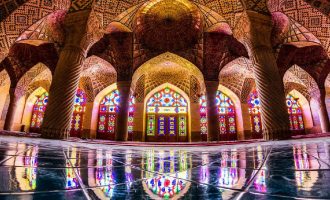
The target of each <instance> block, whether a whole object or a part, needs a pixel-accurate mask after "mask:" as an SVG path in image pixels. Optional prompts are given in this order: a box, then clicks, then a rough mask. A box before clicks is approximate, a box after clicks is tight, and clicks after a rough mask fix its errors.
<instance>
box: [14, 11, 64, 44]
mask: <svg viewBox="0 0 330 200" xmlns="http://www.w3.org/2000/svg"><path fill="white" fill-rule="evenodd" d="M65 16H66V11H65V10H57V11H55V12H53V13H51V14H50V15H47V16H46V17H44V18H42V19H41V20H39V21H38V22H36V23H35V24H33V25H32V26H30V27H29V28H28V29H27V30H25V31H24V33H22V34H21V35H20V36H19V37H18V38H17V40H16V42H19V41H21V40H42V41H47V42H52V43H55V44H57V45H58V46H63V43H64V38H65V36H64V30H63V28H62V25H63V22H64V18H65Z"/></svg>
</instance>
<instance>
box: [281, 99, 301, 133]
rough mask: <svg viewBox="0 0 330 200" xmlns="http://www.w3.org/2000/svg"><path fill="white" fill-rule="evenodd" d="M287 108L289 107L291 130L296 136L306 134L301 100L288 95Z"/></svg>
mask: <svg viewBox="0 0 330 200" xmlns="http://www.w3.org/2000/svg"><path fill="white" fill-rule="evenodd" d="M286 106H287V107H288V114H289V120H290V130H291V131H292V132H293V133H294V134H299V133H304V130H305V126H304V118H303V111H302V108H301V106H300V103H299V98H297V97H295V96H293V95H292V94H288V95H286Z"/></svg>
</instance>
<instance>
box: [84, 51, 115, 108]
mask: <svg viewBox="0 0 330 200" xmlns="http://www.w3.org/2000/svg"><path fill="white" fill-rule="evenodd" d="M115 82H117V73H116V70H115V69H114V68H113V66H112V65H111V64H110V63H108V62H107V61H105V60H103V59H101V58H99V57H97V56H91V57H89V58H87V59H86V60H85V62H84V64H83V71H82V73H81V75H80V87H81V88H82V89H84V91H85V92H86V95H87V101H88V102H93V101H94V98H95V96H96V95H97V94H98V93H99V92H101V91H102V90H103V89H104V88H106V87H107V86H109V85H111V84H112V83H115Z"/></svg>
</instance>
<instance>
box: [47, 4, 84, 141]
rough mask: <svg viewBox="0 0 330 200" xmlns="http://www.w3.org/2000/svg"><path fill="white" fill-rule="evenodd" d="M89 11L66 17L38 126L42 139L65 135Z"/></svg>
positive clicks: (81, 58)
mask: <svg viewBox="0 0 330 200" xmlns="http://www.w3.org/2000/svg"><path fill="white" fill-rule="evenodd" d="M89 12H90V11H88V10H87V11H79V12H75V13H70V14H67V16H66V19H65V22H64V27H65V29H66V31H67V33H66V41H65V46H64V48H63V49H62V51H61V52H60V55H59V60H58V63H57V66H56V70H55V73H54V77H53V81H52V84H51V86H50V91H49V102H48V105H47V109H46V112H45V117H44V121H43V125H42V137H44V138H54V139H63V138H67V137H68V136H69V133H70V129H71V118H72V113H73V104H74V97H75V94H76V91H77V88H78V83H79V78H80V73H81V71H82V63H83V61H84V59H85V51H84V49H82V48H81V43H82V41H83V39H84V37H85V34H86V24H87V20H88V16H89Z"/></svg>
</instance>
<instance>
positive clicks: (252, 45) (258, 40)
mask: <svg viewBox="0 0 330 200" xmlns="http://www.w3.org/2000/svg"><path fill="white" fill-rule="evenodd" d="M238 23H239V24H240V26H237V27H244V28H237V29H235V30H234V34H235V35H236V37H238V38H239V39H240V40H241V41H242V42H243V44H244V45H245V46H246V48H247V50H248V53H249V57H250V58H251V60H252V63H253V65H254V66H253V71H254V76H255V80H256V86H257V91H258V93H259V99H260V103H261V121H262V129H263V135H264V139H266V140H274V139H286V138H290V131H289V127H290V126H289V116H288V112H287V108H286V104H285V100H286V99H285V93H284V85H283V81H282V78H281V76H280V73H279V70H278V67H277V64H276V59H275V55H274V54H273V51H272V45H271V42H270V38H271V31H272V22H271V18H270V16H267V15H262V14H260V13H257V12H250V11H246V12H245V13H243V14H242V16H241V18H240V20H239V22H238Z"/></svg>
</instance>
